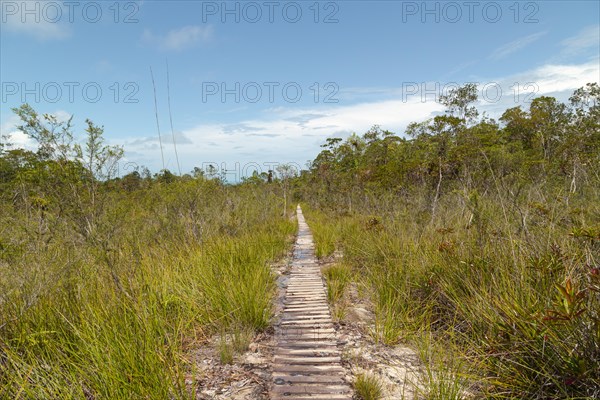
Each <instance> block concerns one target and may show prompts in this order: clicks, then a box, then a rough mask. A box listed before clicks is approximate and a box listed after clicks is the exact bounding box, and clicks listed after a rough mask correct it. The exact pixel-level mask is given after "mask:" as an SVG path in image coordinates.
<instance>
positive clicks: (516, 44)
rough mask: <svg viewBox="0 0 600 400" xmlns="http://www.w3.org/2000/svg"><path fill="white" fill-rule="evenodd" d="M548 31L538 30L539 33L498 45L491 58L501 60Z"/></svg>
mask: <svg viewBox="0 0 600 400" xmlns="http://www.w3.org/2000/svg"><path fill="white" fill-rule="evenodd" d="M546 33H547V32H546V31H544V32H537V33H533V34H531V35H528V36H524V37H522V38H519V39H517V40H513V41H512V42H509V43H506V44H504V45H502V46H500V47H498V48H497V49H496V50H494V51H493V52H492V54H490V57H489V58H490V59H492V60H501V59H503V58H506V57H507V56H509V55H510V54H512V53H514V52H516V51H519V50H521V49H523V48H525V47H527V46H529V45H530V44H532V43H534V42H535V41H537V40H538V39H540V38H541V37H542V36H544V35H545V34H546Z"/></svg>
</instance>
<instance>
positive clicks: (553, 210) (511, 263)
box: [295, 84, 600, 399]
mask: <svg viewBox="0 0 600 400" xmlns="http://www.w3.org/2000/svg"><path fill="white" fill-rule="evenodd" d="M475 93H476V91H475V88H474V87H472V86H465V87H463V88H461V89H459V90H456V91H454V92H453V93H451V94H450V95H449V96H447V97H446V98H444V99H443V101H444V103H445V105H446V106H447V112H446V114H445V115H441V116H437V117H435V118H434V119H432V120H430V121H425V122H421V123H415V124H412V125H411V126H410V127H409V128H408V132H407V133H408V135H409V137H408V138H402V137H399V136H397V135H395V134H393V133H391V132H386V131H382V130H380V129H379V128H377V127H374V128H373V129H372V130H370V131H369V132H367V133H366V134H364V135H362V136H358V135H353V136H351V137H349V138H347V139H346V140H341V139H338V138H330V139H328V141H327V143H326V144H325V145H324V146H323V147H324V150H323V151H322V152H321V153H320V154H319V156H318V157H317V158H316V159H315V160H314V162H313V163H312V165H311V168H310V170H309V171H308V172H306V173H304V174H303V175H302V176H301V177H299V178H298V180H297V181H296V182H295V184H296V185H295V190H296V196H297V199H299V200H301V201H303V202H304V203H305V204H306V206H305V214H306V216H307V222H308V223H309V225H310V226H311V227H312V229H313V231H314V236H315V240H316V245H317V253H318V255H319V256H327V255H331V254H332V253H333V251H334V250H336V249H337V250H340V251H341V252H342V253H343V258H342V261H340V262H339V263H338V265H337V267H336V268H337V271H334V273H332V272H330V273H329V274H326V277H327V278H328V279H329V287H330V300H335V299H339V298H340V297H341V294H340V287H342V288H343V287H346V286H347V282H346V280H347V276H350V277H351V279H352V281H353V282H354V283H355V284H356V285H358V286H359V287H360V288H362V291H363V292H364V293H366V296H367V297H368V298H369V300H370V302H371V304H372V307H373V311H374V312H375V322H374V326H373V327H372V332H371V333H372V335H373V338H374V340H376V341H378V342H380V343H382V344H385V345H394V344H396V343H405V344H409V345H410V346H412V347H413V348H415V349H417V350H418V352H419V355H420V358H421V360H422V361H423V362H424V364H425V373H424V374H423V379H422V382H419V387H420V392H421V394H422V396H423V397H424V398H429V399H458V398H466V397H474V398H514V399H565V398H569V399H584V398H585V399H591V398H598V397H600V89H599V87H598V85H597V84H590V85H587V86H586V87H584V88H582V89H580V90H578V91H576V92H575V93H574V95H573V97H572V98H571V103H570V104H568V105H565V104H561V103H560V102H558V101H556V100H555V99H554V98H550V97H541V98H538V99H535V100H534V101H533V102H532V103H531V105H530V107H529V110H523V109H521V108H512V109H509V110H507V111H506V112H505V113H504V114H503V115H502V117H501V118H500V121H499V123H498V122H496V121H493V120H491V119H488V118H485V117H479V116H478V113H477V110H476V109H475V108H474V107H473V106H472V103H473V102H474V101H475V100H476V96H475ZM344 268H345V269H346V273H344V272H343V271H340V270H343V269H344Z"/></svg>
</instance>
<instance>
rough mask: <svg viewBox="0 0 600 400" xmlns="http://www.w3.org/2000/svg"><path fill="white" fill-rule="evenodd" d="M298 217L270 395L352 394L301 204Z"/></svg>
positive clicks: (334, 397) (332, 398) (344, 398)
mask: <svg viewBox="0 0 600 400" xmlns="http://www.w3.org/2000/svg"><path fill="white" fill-rule="evenodd" d="M297 217H298V237H297V238H296V244H295V246H294V259H293V262H292V267H291V272H290V275H289V279H288V281H287V291H286V294H285V298H284V305H283V310H282V312H281V315H280V317H281V318H280V320H279V324H278V326H277V327H276V333H275V338H276V341H277V348H276V349H275V357H274V365H273V379H272V386H271V398H272V399H290V400H291V399H298V400H299V399H328V400H351V399H352V390H351V389H350V386H349V385H348V384H347V383H346V382H345V381H344V379H343V376H344V369H343V368H342V367H341V365H340V361H341V360H340V350H339V349H338V346H337V345H338V343H337V340H336V335H335V330H334V329H333V324H332V320H331V313H330V311H329V306H328V304H327V295H326V288H325V286H324V285H323V279H322V276H321V270H320V268H319V265H318V264H317V260H316V257H315V251H314V243H313V239H312V235H311V233H310V230H309V229H308V225H307V224H306V222H305V221H304V216H303V215H302V210H301V209H300V206H298V208H297Z"/></svg>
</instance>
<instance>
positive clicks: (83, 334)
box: [0, 181, 295, 399]
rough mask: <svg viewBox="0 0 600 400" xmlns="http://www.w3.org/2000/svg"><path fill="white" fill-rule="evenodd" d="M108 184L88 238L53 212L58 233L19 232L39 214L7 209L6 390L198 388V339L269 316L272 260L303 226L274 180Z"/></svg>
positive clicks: (0, 326) (2, 351)
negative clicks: (261, 183) (286, 211)
mask: <svg viewBox="0 0 600 400" xmlns="http://www.w3.org/2000/svg"><path fill="white" fill-rule="evenodd" d="M111 196H112V197H113V199H112V200H113V204H112V205H111V206H110V207H107V209H106V210H105V213H104V214H103V215H102V217H101V220H100V221H99V225H98V226H99V228H98V229H97V230H96V232H95V233H94V235H93V236H91V237H89V238H87V239H86V238H82V237H81V236H79V235H78V234H77V232H76V231H75V230H74V229H72V228H71V227H70V226H71V225H69V221H68V220H66V219H64V218H63V217H62V216H59V215H58V214H52V212H48V214H50V216H45V217H44V218H45V221H43V222H44V223H48V224H50V223H51V224H52V226H51V227H50V228H51V230H49V233H48V235H51V240H47V238H43V237H39V236H36V235H35V234H31V235H30V236H25V235H23V234H22V232H24V231H26V230H29V229H30V226H32V225H34V224H35V223H39V222H40V221H39V215H38V216H37V217H36V216H35V215H34V216H33V217H31V218H29V219H28V218H27V217H26V216H25V215H21V216H19V215H15V214H14V213H12V214H4V213H3V214H1V215H2V216H1V217H0V219H2V221H1V222H2V225H1V226H2V231H0V234H1V235H2V237H1V239H2V240H1V242H2V243H10V246H11V247H10V248H11V249H19V253H20V254H19V255H18V256H12V255H11V256H9V255H7V254H5V253H3V256H2V258H1V259H0V276H1V278H0V316H1V317H0V398H5V399H57V398H96V399H136V398H139V399H142V398H143V399H149V398H152V399H155V398H181V399H187V398H194V392H193V389H192V387H193V385H191V386H190V385H189V382H188V384H186V378H187V379H192V380H193V365H192V364H190V361H186V360H188V359H189V357H187V353H188V352H189V351H191V350H193V349H192V348H191V346H194V345H195V343H201V342H202V341H203V340H204V339H206V338H208V337H210V336H212V335H216V334H224V335H229V334H234V333H236V332H247V334H246V336H248V335H251V333H253V332H256V331H259V330H262V329H265V328H266V327H267V326H268V325H269V321H270V318H271V316H272V310H271V305H272V302H271V300H272V298H273V296H274V293H275V278H274V276H273V274H272V273H271V270H270V265H269V263H270V262H271V261H273V260H275V259H277V258H279V257H281V256H283V255H285V254H286V250H287V249H288V247H289V245H290V241H289V237H290V236H291V235H292V234H293V233H294V231H295V226H294V223H293V222H291V221H289V220H284V219H283V218H282V217H281V216H280V213H279V212H278V211H276V210H280V209H281V207H280V206H279V202H280V200H279V198H278V197H276V196H274V195H273V194H272V193H271V192H270V190H268V189H267V188H248V187H239V188H228V187H225V186H220V185H217V184H214V183H212V182H207V181H204V182H203V181H199V182H177V183H173V184H170V185H166V186H162V185H155V186H152V187H150V188H147V189H145V190H140V191H137V192H133V193H130V194H125V193H122V192H117V193H113V194H111ZM3 207H6V208H8V206H7V205H4V204H3ZM35 218H38V220H37V221H36V220H35ZM49 219H54V220H53V221H50V222H48V220H49ZM30 232H35V231H30ZM17 239H19V240H17ZM249 332H250V333H249ZM246 341H247V340H246ZM241 342H242V341H240V340H238V341H237V342H236V343H237V344H236V349H238V350H239V349H241V348H242V347H243V345H242V344H240V343H241Z"/></svg>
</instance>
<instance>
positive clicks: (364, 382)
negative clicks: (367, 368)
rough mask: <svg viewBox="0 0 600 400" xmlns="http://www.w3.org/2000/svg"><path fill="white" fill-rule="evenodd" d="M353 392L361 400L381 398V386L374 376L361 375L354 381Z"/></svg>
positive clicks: (378, 399)
mask: <svg viewBox="0 0 600 400" xmlns="http://www.w3.org/2000/svg"><path fill="white" fill-rule="evenodd" d="M354 391H355V392H356V394H357V396H358V397H359V398H360V399H362V400H380V399H382V398H383V384H382V383H381V380H379V378H377V377H376V376H375V375H372V374H367V373H362V374H359V375H357V376H356V378H355V380H354Z"/></svg>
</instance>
